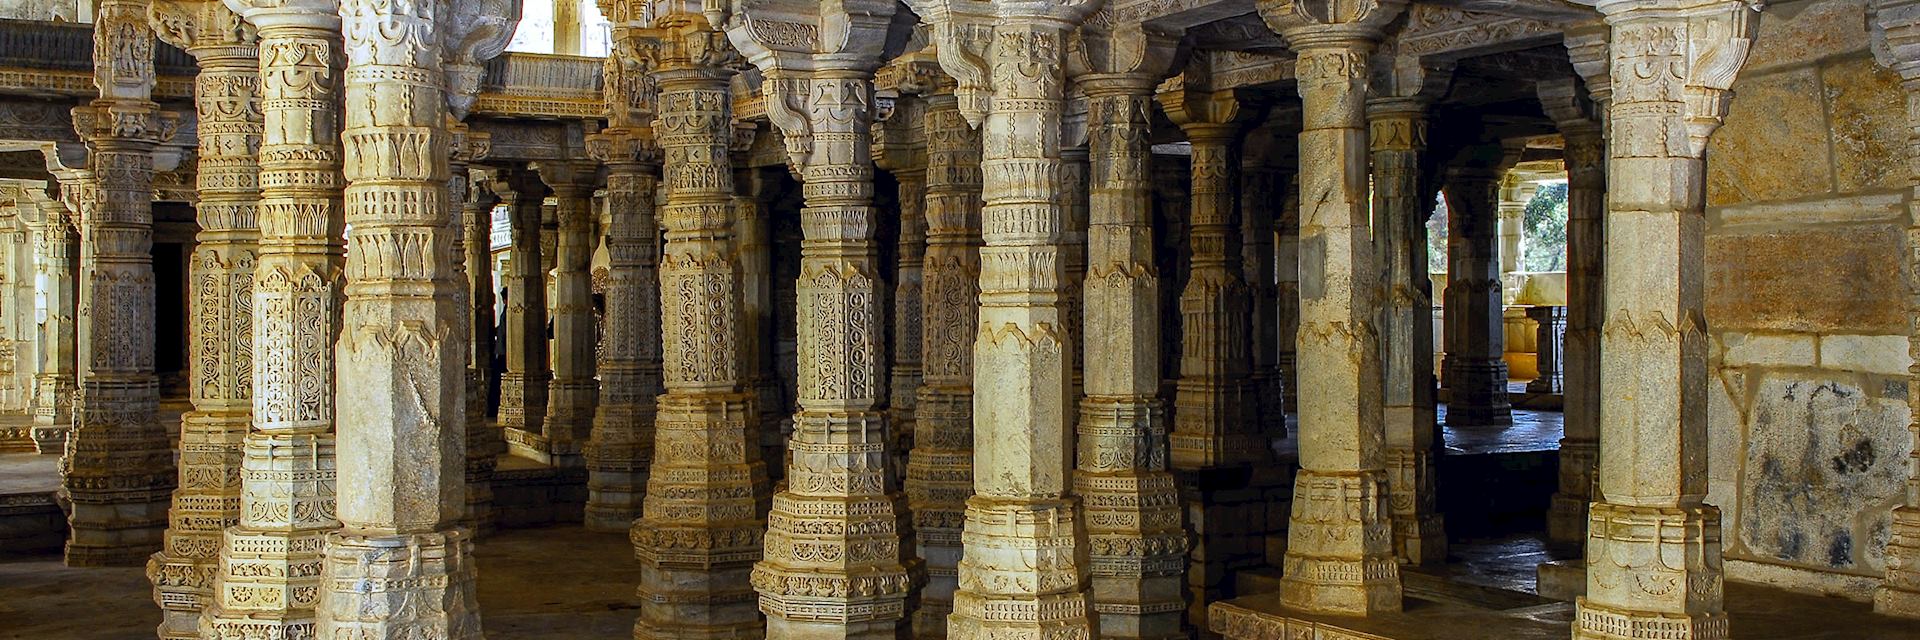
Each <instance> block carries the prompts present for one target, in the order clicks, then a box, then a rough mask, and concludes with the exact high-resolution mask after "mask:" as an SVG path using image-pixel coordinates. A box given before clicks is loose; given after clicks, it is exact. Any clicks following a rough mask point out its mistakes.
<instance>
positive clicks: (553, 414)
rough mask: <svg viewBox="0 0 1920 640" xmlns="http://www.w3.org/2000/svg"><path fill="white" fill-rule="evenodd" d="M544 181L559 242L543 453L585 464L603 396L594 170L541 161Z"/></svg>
mask: <svg viewBox="0 0 1920 640" xmlns="http://www.w3.org/2000/svg"><path fill="white" fill-rule="evenodd" d="M539 168H540V177H541V178H542V179H543V180H545V181H546V183H547V187H548V188H550V189H552V190H553V195H554V200H555V201H556V203H557V204H556V206H555V209H554V214H555V218H556V219H557V221H558V222H559V232H560V235H559V239H558V240H559V242H558V243H557V245H558V246H557V249H558V251H557V252H556V255H555V256H554V265H555V268H554V270H553V296H554V300H553V307H552V308H553V318H552V319H553V345H552V348H553V381H552V382H551V383H549V385H548V387H547V393H548V395H547V416H546V419H545V420H543V421H542V422H541V433H542V434H543V435H545V436H546V443H545V444H546V446H545V447H544V448H543V449H542V451H541V452H542V453H544V454H546V456H547V457H548V459H549V461H551V462H552V463H553V464H554V465H555V466H560V467H577V466H580V465H581V464H583V462H584V461H583V459H582V458H581V449H582V447H583V446H584V445H585V444H586V442H587V438H588V436H589V435H590V433H591V431H592V427H593V408H594V404H595V399H596V398H597V396H598V394H599V384H598V383H597V382H596V381H595V380H594V361H595V360H596V359H597V357H598V356H597V355H596V354H595V353H594V345H595V343H596V342H597V340H598V337H599V336H598V330H597V329H596V328H595V327H594V318H593V311H594V310H593V250H594V247H595V245H596V244H597V243H596V242H595V239H594V232H593V227H594V214H593V186H594V185H593V182H594V166H593V165H590V164H586V163H542V164H541V165H540V166H539Z"/></svg>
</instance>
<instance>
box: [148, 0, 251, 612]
mask: <svg viewBox="0 0 1920 640" xmlns="http://www.w3.org/2000/svg"><path fill="white" fill-rule="evenodd" d="M149 10H150V18H151V22H152V24H153V26H154V27H155V31H156V32H157V33H158V34H159V36H160V37H161V38H163V39H165V40H166V41H168V42H169V43H170V44H173V45H175V46H179V47H182V48H185V49H186V50H187V52H188V53H190V54H192V55H193V56H194V58H195V59H197V60H198V61H199V63H200V73H199V75H198V76H197V77H196V79H195V82H194V102H195V103H196V104H197V105H198V111H199V113H200V118H199V121H198V123H197V125H196V126H197V127H198V133H199V138H200V153H199V166H198V171H197V175H198V182H199V184H198V186H199V189H198V195H199V201H198V202H197V203H196V208H197V210H198V216H197V218H198V221H199V223H200V233H199V235H198V236H197V237H196V238H195V240H196V241H197V243H198V248H197V249H196V250H195V251H194V256H193V259H192V265H191V266H190V272H189V275H188V279H189V282H191V283H192V287H191V291H190V293H189V295H190V297H191V299H192V303H191V304H190V305H188V306H189V309H191V311H192V314H193V315H192V318H193V322H192V324H193V327H192V330H193V332H194V335H193V337H192V339H191V340H190V341H189V342H188V343H187V349H188V354H189V358H188V359H189V362H190V367H191V369H192V374H191V376H190V387H189V397H190V398H191V399H192V401H193V410H192V411H189V412H187V413H186V414H185V415H183V416H181V418H180V463H179V464H180V474H179V488H178V489H176V490H175V491H174V494H173V509H172V511H171V513H170V515H169V517H168V521H169V522H168V528H167V536H166V546H165V548H163V549H162V550H161V551H160V553H157V554H154V556H153V558H151V559H149V560H148V561H147V578H148V579H149V580H151V581H152V582H153V587H154V594H153V595H154V601H155V602H156V603H158V604H159V605H160V611H161V621H160V637H161V638H189V639H191V638H198V637H200V613H201V611H202V610H204V609H205V608H206V606H207V602H208V600H209V599H210V598H211V596H212V595H213V586H214V580H215V576H216V575H218V573H219V559H220V549H221V546H222V545H221V536H222V535H223V533H224V532H225V531H226V529H227V527H230V526H233V525H234V524H237V523H238V522H239V519H240V489H241V488H240V460H241V442H242V441H243V440H244V439H245V438H246V435H247V431H248V430H249V429H250V428H251V427H252V424H253V352H254V350H253V268H254V263H255V260H256V257H257V252H258V251H259V248H260V246H259V243H260V223H259V219H258V214H259V211H258V206H259V200H260V159H259V152H260V135H261V130H262V118H261V113H260V100H259V86H260V63H259V50H258V49H257V46H256V42H255V34H254V30H253V29H252V27H251V26H250V25H246V24H244V23H242V22H241V20H240V17H239V16H237V15H235V14H234V13H233V12H232V11H230V10H228V9H227V7H226V5H224V4H222V3H219V2H164V3H155V4H153V5H152V6H151V7H150V8H149Z"/></svg>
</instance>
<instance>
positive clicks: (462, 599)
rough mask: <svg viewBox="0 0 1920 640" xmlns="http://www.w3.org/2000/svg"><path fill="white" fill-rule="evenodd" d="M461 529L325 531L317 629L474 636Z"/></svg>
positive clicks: (466, 545)
mask: <svg viewBox="0 0 1920 640" xmlns="http://www.w3.org/2000/svg"><path fill="white" fill-rule="evenodd" d="M475 574H476V571H475V567H474V564H473V542H472V541H471V540H469V539H468V538H467V533H466V532H465V531H461V530H458V529H455V530H453V531H447V532H435V533H418V534H402V535H374V536H367V535H355V534H348V533H333V534H330V535H328V536H327V549H326V568H325V570H324V574H323V578H324V579H323V581H322V582H321V588H322V589H323V592H322V593H321V596H320V606H319V609H318V614H319V619H320V624H319V634H318V637H322V638H343V637H352V638H366V639H369V640H408V639H412V638H417V637H421V635H422V634H426V635H431V636H432V637H435V638H445V639H446V640H480V639H481V637H482V635H481V630H480V609H479V604H478V601H477V600H476V599H475V598H476V597H475V593H474V579H475V577H476V576H475Z"/></svg>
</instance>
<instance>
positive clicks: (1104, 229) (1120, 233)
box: [1073, 26, 1188, 639]
mask: <svg viewBox="0 0 1920 640" xmlns="http://www.w3.org/2000/svg"><path fill="white" fill-rule="evenodd" d="M1080 33H1081V37H1082V38H1087V39H1096V38H1097V39H1100V40H1101V41H1102V42H1100V43H1101V44H1105V45H1107V46H1106V47H1104V48H1103V50H1105V51H1108V52H1110V53H1109V54H1108V56H1106V57H1095V55H1094V54H1089V55H1088V56H1087V58H1088V59H1087V60H1086V61H1085V64H1086V66H1087V67H1088V69H1087V70H1086V71H1087V72H1086V73H1084V74H1082V75H1080V76H1079V78H1078V83H1079V86H1080V87H1081V89H1082V90H1084V91H1085V92H1086V93H1087V131H1088V138H1089V139H1088V144H1089V157H1090V159H1091V165H1090V167H1089V169H1090V174H1089V175H1090V177H1091V178H1092V181H1091V184H1090V185H1089V193H1090V196H1089V210H1088V216H1089V217H1088V227H1087V277H1086V283H1085V292H1086V302H1085V309H1086V320H1085V325H1083V326H1084V329H1083V331H1084V332H1085V335H1087V336H1098V338H1097V339H1095V340H1091V341H1089V342H1088V344H1087V351H1086V359H1087V366H1086V395H1085V396H1084V397H1082V398H1081V399H1080V411H1079V415H1080V420H1079V423H1078V425H1077V426H1076V428H1075V430H1076V432H1077V434H1078V436H1079V441H1078V444H1077V447H1076V449H1077V451H1076V453H1077V464H1076V466H1075V467H1074V476H1073V490H1074V493H1076V494H1078V495H1079V496H1080V499H1081V500H1082V501H1083V504H1085V508H1086V510H1087V525H1086V526H1087V539H1088V546H1089V551H1088V553H1089V560H1090V562H1089V572H1090V573H1091V574H1092V579H1093V607H1094V610H1095V611H1096V612H1097V613H1098V614H1099V618H1100V637H1103V638H1133V639H1147V638H1156V639H1167V638H1184V637H1186V635H1185V632H1184V629H1183V628H1182V622H1183V616H1182V615H1181V614H1182V613H1183V612H1185V611H1186V610H1187V603H1186V600H1185V594H1186V580H1185V579H1184V578H1185V576H1186V569H1187V558H1186V553H1187V549H1188V542H1187V532H1186V530H1185V529H1183V528H1182V526H1181V508H1182V505H1181V503H1180V492H1179V488H1178V487H1177V486H1176V485H1175V482H1174V477H1173V474H1171V473H1169V472H1168V471H1167V443H1166V437H1167V430H1168V425H1167V415H1166V409H1165V407H1164V406H1163V404H1162V403H1161V400H1160V396H1159V392H1160V331H1161V328H1160V311H1159V308H1158V305H1159V303H1160V292H1159V289H1160V273H1159V270H1158V269H1157V268H1155V265H1154V255H1153V249H1154V243H1153V207H1152V198H1153V193H1152V186H1153V183H1152V176H1151V174H1150V173H1149V166H1148V165H1149V163H1150V160H1151V158H1152V151H1151V149H1150V148H1149V143H1148V128H1149V127H1150V126H1151V120H1150V115H1151V114H1152V108H1153V107H1152V100H1153V97H1152V96H1153V89H1154V85H1155V84H1156V83H1157V81H1158V80H1159V76H1160V74H1162V73H1165V72H1166V70H1167V67H1168V66H1170V65H1171V62H1172V58H1173V45H1174V43H1175V42H1176V40H1175V39H1174V38H1173V37H1171V36H1170V35H1167V34H1162V33H1158V32H1153V31H1149V30H1147V29H1144V28H1141V27H1138V26H1119V27H1116V28H1114V29H1113V30H1111V31H1102V30H1095V29H1092V28H1084V29H1082V31H1081V32H1080Z"/></svg>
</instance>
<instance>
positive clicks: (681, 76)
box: [631, 13, 767, 640]
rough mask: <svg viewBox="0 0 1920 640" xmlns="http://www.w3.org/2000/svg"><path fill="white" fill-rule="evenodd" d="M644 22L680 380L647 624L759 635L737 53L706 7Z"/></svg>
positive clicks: (667, 422) (757, 473)
mask: <svg viewBox="0 0 1920 640" xmlns="http://www.w3.org/2000/svg"><path fill="white" fill-rule="evenodd" d="M650 27H651V28H648V29H644V30H642V32H641V34H640V37H642V38H644V39H645V44H644V46H643V47H641V50H642V51H643V53H644V55H646V56H647V59H648V63H649V65H648V66H649V68H650V69H651V70H652V71H653V74H654V79H655V81H656V82H657V83H658V84H659V87H660V92H659V96H658V98H657V101H656V107H657V110H658V115H657V116H656V118H655V120H654V133H655V135H656V136H657V140H658V141H659V145H660V151H661V159H662V164H663V172H662V186H663V187H664V188H665V189H666V191H667V204H666V206H665V207H663V208H662V209H661V211H660V222H661V226H662V227H663V228H664V229H665V237H666V245H665V247H664V248H663V251H662V257H661V261H660V309H661V311H660V316H661V323H660V333H661V349H662V356H663V361H664V362H663V365H664V366H663V375H662V378H663V382H664V385H665V387H666V393H665V394H663V395H661V396H660V398H659V401H658V402H659V404H658V409H657V411H658V418H657V420H656V422H655V424H654V454H655V455H654V463H653V466H652V468H651V471H650V473H649V475H648V477H647V492H646V501H645V508H644V509H643V514H644V515H643V516H642V518H641V519H640V520H638V521H636V522H635V523H634V525H633V529H632V532H631V538H632V540H633V545H634V554H635V556H637V557H638V558H639V559H640V563H641V566H642V576H641V582H640V588H639V593H640V600H641V606H640V618H639V620H637V621H635V622H634V629H633V633H634V637H635V638H636V639H639V640H645V639H650V638H711V637H751V636H757V635H759V634H760V633H761V632H760V629H761V628H763V624H764V623H762V622H761V621H760V616H759V612H758V611H757V610H756V608H755V606H754V597H755V596H754V590H753V586H752V584H751V580H750V575H751V573H752V568H753V565H754V563H755V562H757V561H759V560H760V557H761V535H762V531H764V530H765V525H764V524H763V523H762V522H761V521H760V520H759V519H758V517H757V511H758V510H757V505H758V504H760V503H761V502H762V501H763V500H764V499H765V496H766V495H767V494H766V491H767V485H766V469H765V467H764V466H763V465H762V463H761V461H760V456H759V452H760V447H759V438H758V435H757V433H756V432H757V429H756V428H755V418H754V416H753V415H752V405H753V402H752V399H751V397H750V396H749V395H748V394H746V393H743V390H742V388H741V379H742V372H743V370H744V366H743V363H742V362H741V357H740V356H741V351H740V349H739V347H738V345H739V344H740V335H739V332H740V330H741V326H742V319H741V313H740V296H739V286H740V263H739V261H738V259H737V257H736V253H735V251H736V247H735V240H734V237H733V222H732V218H733V216H734V203H733V169H732V166H731V158H730V157H729V152H728V143H729V142H730V141H731V139H732V118H731V110H732V109H731V107H732V101H731V100H730V98H729V96H728V93H727V88H728V84H729V81H730V79H731V78H732V76H733V74H734V72H733V71H732V69H731V68H729V67H728V66H727V65H728V64H729V63H730V62H733V61H736V60H737V58H736V57H734V55H733V52H732V50H731V48H730V47H728V46H727V43H726V36H725V35H723V34H721V33H720V32H719V31H716V30H715V29H713V28H712V27H711V26H709V25H708V23H707V21H706V19H705V18H704V17H702V16H699V15H694V14H686V13H674V14H669V15H666V16H661V17H659V18H656V19H655V20H654V21H653V24H652V25H650Z"/></svg>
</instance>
